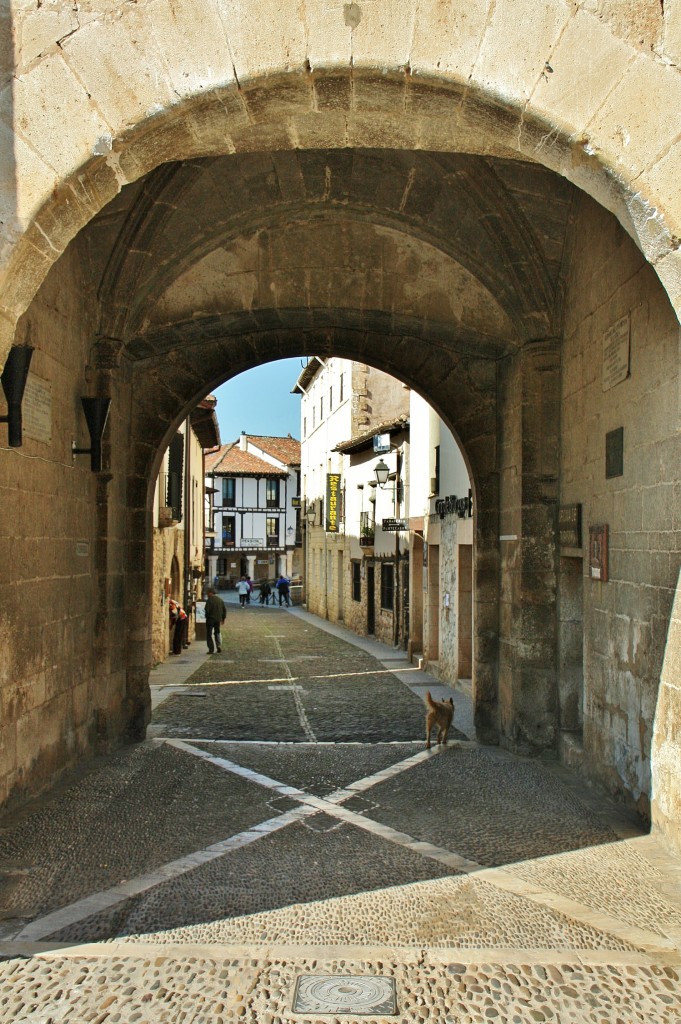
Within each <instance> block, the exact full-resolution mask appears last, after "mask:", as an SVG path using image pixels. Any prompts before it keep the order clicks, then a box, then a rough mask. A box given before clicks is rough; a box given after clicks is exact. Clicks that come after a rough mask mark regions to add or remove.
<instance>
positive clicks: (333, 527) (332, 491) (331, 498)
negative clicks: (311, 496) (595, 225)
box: [326, 473, 341, 533]
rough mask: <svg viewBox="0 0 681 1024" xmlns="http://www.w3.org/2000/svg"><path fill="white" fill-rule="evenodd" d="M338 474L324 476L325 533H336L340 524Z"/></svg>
mask: <svg viewBox="0 0 681 1024" xmlns="http://www.w3.org/2000/svg"><path fill="white" fill-rule="evenodd" d="M340 486H341V475H340V473H327V474H326V532H327V533H338V527H339V524H340Z"/></svg>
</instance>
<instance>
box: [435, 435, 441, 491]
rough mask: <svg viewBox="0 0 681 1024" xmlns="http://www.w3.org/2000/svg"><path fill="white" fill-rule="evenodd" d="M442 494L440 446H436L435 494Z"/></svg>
mask: <svg viewBox="0 0 681 1024" xmlns="http://www.w3.org/2000/svg"><path fill="white" fill-rule="evenodd" d="M439 493H440V445H439V444H436V445H435V486H434V487H433V494H439Z"/></svg>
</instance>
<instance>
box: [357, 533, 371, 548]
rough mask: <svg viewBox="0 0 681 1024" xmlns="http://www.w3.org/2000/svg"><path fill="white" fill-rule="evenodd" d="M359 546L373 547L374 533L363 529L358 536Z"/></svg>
mask: <svg viewBox="0 0 681 1024" xmlns="http://www.w3.org/2000/svg"><path fill="white" fill-rule="evenodd" d="M359 546H360V547H361V548H372V547H373V546H374V531H373V530H369V529H365V530H362V532H361V533H360V535H359Z"/></svg>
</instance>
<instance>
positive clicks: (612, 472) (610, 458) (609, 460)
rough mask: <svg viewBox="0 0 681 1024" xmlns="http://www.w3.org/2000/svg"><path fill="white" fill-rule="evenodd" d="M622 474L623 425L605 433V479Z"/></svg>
mask: <svg viewBox="0 0 681 1024" xmlns="http://www.w3.org/2000/svg"><path fill="white" fill-rule="evenodd" d="M623 474H624V427H617V429H616V430H610V431H609V432H608V433H607V434H606V435H605V479H606V480H612V479H613V477H616V476H623Z"/></svg>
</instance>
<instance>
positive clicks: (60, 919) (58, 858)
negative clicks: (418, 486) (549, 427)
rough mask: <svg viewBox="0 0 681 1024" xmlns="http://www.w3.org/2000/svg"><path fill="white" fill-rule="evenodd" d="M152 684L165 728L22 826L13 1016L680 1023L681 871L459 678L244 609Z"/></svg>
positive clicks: (1, 1013)
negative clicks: (432, 704)
mask: <svg viewBox="0 0 681 1024" xmlns="http://www.w3.org/2000/svg"><path fill="white" fill-rule="evenodd" d="M151 683H152V699H153V706H154V712H153V721H152V725H151V727H150V729H149V731H148V739H147V741H146V743H143V744H139V745H137V746H134V747H130V748H127V749H125V750H122V751H119V752H118V753H117V754H116V755H114V756H112V757H109V758H107V759H105V760H101V761H100V762H98V763H96V764H94V765H90V766H88V767H87V768H86V769H83V770H82V771H80V772H79V773H78V774H77V775H72V776H71V777H70V778H69V779H67V780H65V781H64V782H63V783H62V784H61V785H60V786H59V787H58V788H57V789H56V790H55V791H53V792H52V793H51V794H49V795H47V796H45V797H44V798H42V799H41V800H40V801H37V802H35V803H34V804H32V805H31V806H29V807H27V808H25V809H24V810H23V811H21V812H18V813H16V814H14V815H11V816H9V817H7V818H6V819H5V820H4V821H3V822H2V827H0V907H1V908H2V919H1V920H0V935H1V936H2V939H1V941H0V953H1V954H2V962H1V963H0V1022H2V1024H5V1022H7V1024H9V1022H12V1024H22V1022H24V1024H28V1022H31V1024H38V1022H40V1024H57V1022H62V1021H64V1022H69V1024H76V1022H78V1024H80V1022H88V1024H132V1022H152V1021H153V1022H168V1024H180V1022H182V1024H204V1022H205V1024H208V1022H210V1024H219V1022H227V1021H232V1020H233V1021H244V1022H258V1024H288V1022H289V1021H300V1022H302V1021H308V1022H314V1021H327V1022H328V1021H336V1020H338V1021H340V1020H342V1021H344V1022H351V1021H357V1022H360V1021H362V1022H365V1024H372V1022H375V1024H378V1022H379V1021H384V1020H391V1019H393V1020H396V1021H400V1022H405V1024H407V1022H409V1024H411V1022H420V1021H425V1020H433V1021H437V1022H442V1024H455V1022H456V1024H458V1022H469V1024H472V1022H486V1021H492V1022H498V1024H502V1022H503V1024H505V1022H509V1024H524V1022H526V1021H530V1022H543V1021H546V1022H559V1024H568V1022H575V1024H577V1022H593V1024H596V1022H599V1024H603V1022H613V1024H615V1022H617V1024H629V1022H635V1021H641V1022H644V1021H645V1022H646V1024H650V1022H661V1024H681V982H680V981H679V977H680V972H681V886H680V884H679V883H680V880H681V870H680V869H681V865H680V864H679V863H678V862H677V861H675V860H673V859H672V858H671V856H670V855H669V854H668V853H667V851H666V849H665V847H664V846H663V845H662V844H661V843H660V842H658V841H657V840H656V839H654V838H652V837H650V836H648V835H646V834H645V833H644V832H643V831H642V829H641V827H640V825H639V824H638V823H637V822H636V821H635V820H633V819H632V818H630V817H628V816H627V815H626V814H625V813H623V812H622V810H621V809H619V808H618V807H617V806H616V805H614V804H612V803H611V802H610V801H609V800H608V799H607V798H606V797H604V796H602V795H601V794H600V793H599V792H598V791H596V790H595V789H593V788H589V787H587V786H586V785H584V784H583V783H582V782H580V780H579V778H578V777H577V776H573V775H571V774H569V773H568V772H567V771H565V770H564V769H561V768H559V767H558V766H556V765H555V764H554V763H552V762H550V761H547V760H527V759H522V758H519V757H515V756H512V755H511V754H508V753H506V752H504V751H503V750H501V749H498V748H490V747H482V746H479V745H478V744H477V743H476V742H475V736H474V730H473V724H472V721H473V714H472V704H471V700H470V695H469V694H468V693H467V692H466V690H465V689H463V688H462V689H461V690H457V691H451V690H449V689H447V688H445V687H443V686H440V685H439V684H438V683H437V682H436V681H435V680H434V679H433V678H432V677H431V676H429V675H428V674H427V673H425V672H422V671H419V670H418V669H416V668H414V667H413V666H412V665H410V664H409V663H408V662H407V660H406V658H405V656H404V654H403V653H402V652H401V651H396V650H394V649H392V648H389V647H385V646H383V645H381V644H378V643H376V642H374V641H372V640H367V639H363V638H357V637H353V636H352V635H351V634H349V633H346V632H345V631H344V630H343V629H341V628H338V627H334V626H330V625H329V624H326V623H322V622H320V621H319V620H317V619H314V618H313V617H312V616H309V615H307V613H305V612H304V611H302V610H300V609H298V608H292V609H280V608H279V607H264V608H263V607H260V606H253V607H248V608H246V609H243V610H242V609H239V608H237V607H235V606H233V605H230V607H229V612H228V617H227V621H226V624H225V629H224V633H223V648H222V653H221V654H218V655H214V656H212V657H209V656H208V655H207V654H206V651H205V645H204V644H203V643H202V642H200V641H195V642H194V643H193V644H192V646H191V647H190V648H189V649H188V650H187V651H185V653H184V654H183V655H181V656H180V657H177V658H172V659H170V660H169V662H168V663H165V664H163V665H160V666H158V667H157V668H156V669H155V670H154V671H153V672H152V678H151ZM427 689H430V690H431V691H432V692H433V694H434V696H436V697H441V696H445V695H449V694H451V695H453V697H454V702H455V705H456V713H455V718H454V728H453V729H452V730H451V732H450V737H449V744H448V746H447V747H446V749H436V748H435V747H433V749H431V750H430V751H427V750H425V749H424V722H425V714H424V710H425V709H424V704H423V697H424V694H425V692H426V690H427ZM338 977H340V981H338V980H335V981H334V980H333V979H334V978H338ZM307 978H311V979H312V980H311V981H306V979H307Z"/></svg>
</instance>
